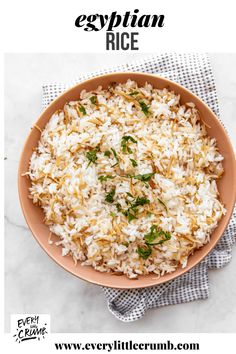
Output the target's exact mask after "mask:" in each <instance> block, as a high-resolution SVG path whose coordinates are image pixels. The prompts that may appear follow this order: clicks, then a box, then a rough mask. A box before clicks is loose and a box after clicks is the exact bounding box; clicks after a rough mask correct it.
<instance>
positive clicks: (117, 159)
mask: <svg viewBox="0 0 236 354" xmlns="http://www.w3.org/2000/svg"><path fill="white" fill-rule="evenodd" d="M111 151H112V152H113V155H114V158H115V159H116V163H115V164H114V165H112V166H111V167H115V166H116V165H118V164H119V158H118V156H117V153H116V150H115V149H113V148H111Z"/></svg>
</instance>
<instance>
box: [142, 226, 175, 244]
mask: <svg viewBox="0 0 236 354" xmlns="http://www.w3.org/2000/svg"><path fill="white" fill-rule="evenodd" d="M160 237H161V239H160V240H159V241H157V242H154V241H155V240H156V239H157V238H160ZM170 238H171V234H170V233H169V232H165V231H163V230H158V229H157V225H152V226H151V229H150V232H149V233H147V234H146V235H144V239H145V241H146V244H147V245H150V246H155V245H160V244H162V243H163V242H165V241H168V240H170Z"/></svg>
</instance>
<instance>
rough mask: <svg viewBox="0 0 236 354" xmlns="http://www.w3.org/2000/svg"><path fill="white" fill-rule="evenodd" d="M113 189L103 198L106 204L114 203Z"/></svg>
mask: <svg viewBox="0 0 236 354" xmlns="http://www.w3.org/2000/svg"><path fill="white" fill-rule="evenodd" d="M115 192H116V190H115V188H113V189H112V190H111V191H110V192H109V193H107V195H106V197H105V201H106V202H108V203H113V202H114V196H115Z"/></svg>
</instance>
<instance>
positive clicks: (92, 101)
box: [89, 96, 98, 104]
mask: <svg viewBox="0 0 236 354" xmlns="http://www.w3.org/2000/svg"><path fill="white" fill-rule="evenodd" d="M89 99H90V101H91V103H92V104H97V103H98V101H97V96H91V97H90V98H89Z"/></svg>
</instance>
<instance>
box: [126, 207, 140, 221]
mask: <svg viewBox="0 0 236 354" xmlns="http://www.w3.org/2000/svg"><path fill="white" fill-rule="evenodd" d="M122 214H123V215H124V216H126V217H127V218H128V222H131V221H132V220H134V219H137V217H136V216H135V215H134V214H133V213H131V212H130V210H129V209H128V210H124V211H122Z"/></svg>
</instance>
